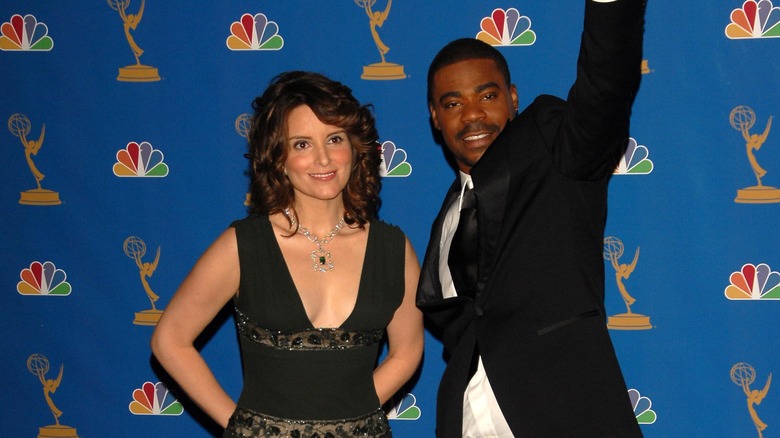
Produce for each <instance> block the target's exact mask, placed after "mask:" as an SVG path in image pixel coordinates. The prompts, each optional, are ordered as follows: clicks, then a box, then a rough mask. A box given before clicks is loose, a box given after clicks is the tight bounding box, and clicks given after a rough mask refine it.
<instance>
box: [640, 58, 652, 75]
mask: <svg viewBox="0 0 780 438" xmlns="http://www.w3.org/2000/svg"><path fill="white" fill-rule="evenodd" d="M651 71H652V70H650V62H649V61H648V60H647V59H643V60H642V74H643V75H646V74H648V73H650V72H651Z"/></svg>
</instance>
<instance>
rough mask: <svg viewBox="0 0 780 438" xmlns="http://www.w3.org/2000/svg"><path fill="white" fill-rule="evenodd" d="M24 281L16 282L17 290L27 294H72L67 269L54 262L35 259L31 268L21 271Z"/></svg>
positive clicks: (54, 295)
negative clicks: (60, 267) (64, 269)
mask: <svg viewBox="0 0 780 438" xmlns="http://www.w3.org/2000/svg"><path fill="white" fill-rule="evenodd" d="M19 277H20V278H21V280H22V281H20V282H19V283H17V284H16V291H17V292H19V294H21V295H27V296H50V297H64V296H67V295H70V292H71V289H72V288H71V286H70V283H68V282H67V281H66V280H67V278H68V276H67V274H65V271H63V270H62V269H59V268H57V267H56V266H55V265H54V263H52V262H49V261H46V262H43V263H41V262H39V261H34V262H32V263H30V267H29V268H24V269H22V272H20V273H19Z"/></svg>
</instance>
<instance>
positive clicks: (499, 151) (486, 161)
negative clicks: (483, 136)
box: [471, 125, 512, 292]
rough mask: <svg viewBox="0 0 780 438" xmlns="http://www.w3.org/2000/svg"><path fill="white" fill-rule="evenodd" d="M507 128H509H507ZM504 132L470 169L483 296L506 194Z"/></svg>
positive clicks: (504, 206)
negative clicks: (477, 226)
mask: <svg viewBox="0 0 780 438" xmlns="http://www.w3.org/2000/svg"><path fill="white" fill-rule="evenodd" d="M507 128H509V125H507ZM507 131H510V129H504V131H503V132H502V133H501V135H500V136H499V137H498V138H496V140H495V142H493V144H492V145H491V146H490V147H489V148H488V149H487V151H485V153H484V154H483V155H482V157H481V158H480V160H479V162H478V163H477V164H476V165H475V166H474V167H473V168H472V169H471V178H472V180H473V181H474V190H475V193H476V197H477V221H478V223H479V274H478V275H479V278H478V282H477V284H478V287H479V291H480V292H482V291H484V289H485V285H486V283H487V279H488V278H490V267H492V266H493V265H494V263H493V261H494V259H495V257H496V253H497V251H498V249H499V248H498V246H499V237H500V233H501V226H502V224H503V220H504V216H505V211H506V202H507V199H506V198H507V193H509V182H510V181H509V179H510V178H509V175H510V172H509V171H510V169H509V167H508V166H509V156H508V154H507V148H508V147H509V142H510V139H511V137H512V136H511V135H510V134H509V133H507Z"/></svg>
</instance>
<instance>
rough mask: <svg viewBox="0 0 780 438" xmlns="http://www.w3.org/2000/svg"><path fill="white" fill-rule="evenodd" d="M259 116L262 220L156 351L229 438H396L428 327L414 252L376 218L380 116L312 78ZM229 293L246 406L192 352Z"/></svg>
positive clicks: (281, 89)
mask: <svg viewBox="0 0 780 438" xmlns="http://www.w3.org/2000/svg"><path fill="white" fill-rule="evenodd" d="M253 108H254V110H255V114H254V117H253V119H252V128H251V130H250V133H249V150H250V153H249V155H248V157H249V158H250V160H251V166H250V167H251V171H250V173H251V183H250V184H251V199H252V203H251V208H250V213H251V214H250V215H249V217H247V218H245V219H243V220H240V221H236V222H234V223H233V224H232V225H231V227H230V228H228V229H227V230H226V231H225V232H224V233H223V234H222V235H221V236H220V237H219V238H217V240H216V241H215V242H214V243H213V244H212V245H211V246H210V247H209V249H207V250H206V252H205V253H204V254H203V256H202V257H201V258H200V260H199V261H198V262H197V264H196V265H195V267H194V268H193V270H192V272H191V273H190V274H189V275H188V276H187V278H186V279H185V280H184V282H183V283H182V285H181V287H180V288H179V290H178V291H177V292H176V294H175V295H174V297H173V298H172V299H171V302H170V303H169V304H168V307H167V308H166V310H165V313H164V314H163V317H162V318H161V319H160V322H159V323H158V325H157V328H156V330H155V332H154V335H153V336H152V350H153V352H154V354H155V356H156V357H157V358H158V359H159V361H160V363H161V364H162V365H163V366H164V367H165V369H166V370H167V371H168V372H169V373H170V374H171V376H173V378H175V379H176V381H177V382H178V383H179V385H180V386H181V387H182V388H183V389H184V390H185V391H186V392H187V394H188V395H189V396H190V398H191V399H192V400H193V401H195V402H196V403H197V404H198V405H199V406H200V407H201V408H202V409H203V410H204V411H205V412H206V413H207V414H208V415H209V416H211V418H213V419H214V420H215V421H216V422H217V423H219V424H220V425H222V426H223V427H226V430H225V434H224V437H231V438H234V437H254V436H266V435H265V434H266V433H268V434H269V435H268V436H280V437H287V436H292V437H314V436H319V437H323V436H326V435H325V434H326V433H328V432H330V433H332V434H333V436H338V437H342V436H343V437H352V436H361V437H363V436H369V437H385V436H391V433H390V429H389V425H388V422H387V418H386V417H385V415H384V413H383V412H382V410H381V405H382V404H384V403H385V402H386V401H387V400H389V399H390V397H391V396H392V395H393V394H394V393H395V392H396V391H398V389H400V387H401V386H402V385H403V384H404V383H405V382H406V381H407V380H408V379H409V378H410V377H411V376H412V374H413V373H414V372H415V370H416V369H417V366H418V365H419V362H420V358H421V356H422V350H423V328H422V316H421V313H420V312H419V311H418V310H417V308H416V307H415V305H414V294H415V290H416V287H417V278H418V275H419V264H418V262H417V257H416V255H415V253H414V250H413V249H412V247H411V245H410V243H409V242H408V240H407V239H406V237H405V236H404V235H403V233H402V232H401V230H400V229H398V228H397V227H394V226H391V225H388V224H385V223H384V222H381V221H379V220H377V219H376V214H377V210H378V208H379V204H380V200H379V196H378V195H379V190H380V187H381V181H380V177H379V163H380V158H379V154H380V150H379V144H378V142H377V138H378V135H377V132H376V128H375V127H374V118H373V116H372V114H371V112H370V110H369V107H367V106H361V105H360V104H359V103H358V102H357V100H356V99H355V98H354V97H353V96H352V93H351V90H350V89H349V88H347V87H346V86H344V85H342V84H340V83H338V82H334V81H332V80H330V79H328V78H326V77H324V76H322V75H319V74H316V73H308V72H288V73H283V74H281V75H279V76H277V77H276V78H275V79H274V80H273V81H272V82H271V84H270V86H269V87H268V89H267V90H266V91H265V93H264V94H263V95H262V96H261V97H259V98H257V99H255V101H254V103H253ZM230 299H233V301H234V304H235V307H236V322H237V327H238V331H239V335H240V344H241V355H242V363H243V368H244V388H243V390H242V392H241V396H240V398H239V400H238V405H236V403H234V402H233V400H231V398H230V397H229V396H228V395H227V393H225V391H224V390H223V389H222V387H221V386H220V385H219V383H217V381H216V379H215V378H214V376H213V374H212V373H211V371H210V370H209V368H208V366H207V365H206V363H205V362H204V361H203V358H202V357H201V356H200V354H199V353H198V351H197V350H196V349H195V348H194V347H193V341H194V340H195V338H196V337H197V336H198V335H199V334H200V333H201V331H202V330H203V329H204V328H205V327H206V325H207V324H209V322H210V321H211V320H212V319H213V318H214V316H215V315H216V314H217V312H218V311H219V310H220V309H221V308H222V307H223V306H224V305H225V303H226V302H227V301H228V300H230ZM385 331H386V334H387V344H388V353H387V356H386V358H385V359H384V360H383V361H382V362H381V363H380V364H379V366H378V367H376V368H375V369H374V364H375V363H376V359H377V355H378V350H379V343H380V342H381V339H382V337H383V334H384V332H385Z"/></svg>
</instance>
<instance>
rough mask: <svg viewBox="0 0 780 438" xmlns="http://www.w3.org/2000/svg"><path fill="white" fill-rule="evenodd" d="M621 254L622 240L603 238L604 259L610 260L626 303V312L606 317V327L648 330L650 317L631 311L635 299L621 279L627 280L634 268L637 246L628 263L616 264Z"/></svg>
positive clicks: (637, 253) (636, 258) (637, 254)
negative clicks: (632, 258) (632, 257)
mask: <svg viewBox="0 0 780 438" xmlns="http://www.w3.org/2000/svg"><path fill="white" fill-rule="evenodd" d="M621 256H623V242H621V241H620V239H618V238H617V237H612V236H609V237H606V238H605V239H604V259H605V260H609V261H610V262H612V267H613V268H615V281H616V282H617V286H618V290H619V291H620V296H621V297H623V301H624V302H625V303H626V313H620V314H617V315H614V316H610V317H609V318H607V327H608V328H611V329H615V330H648V329H651V328H653V326H651V325H650V317H649V316H645V315H640V314H638V313H634V312H632V311H631V305H632V304H634V302H635V301H636V299H635V298H634V297H632V296H631V295H630V294H629V293H628V290H626V286H625V285H624V284H623V280H628V277H630V276H631V273H632V272H634V268H636V262H637V261H638V260H639V247H637V248H636V253H635V254H634V260H633V261H632V262H631V264H630V265H626V264H622V265H619V264H618V259H619V258H620V257H621Z"/></svg>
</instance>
